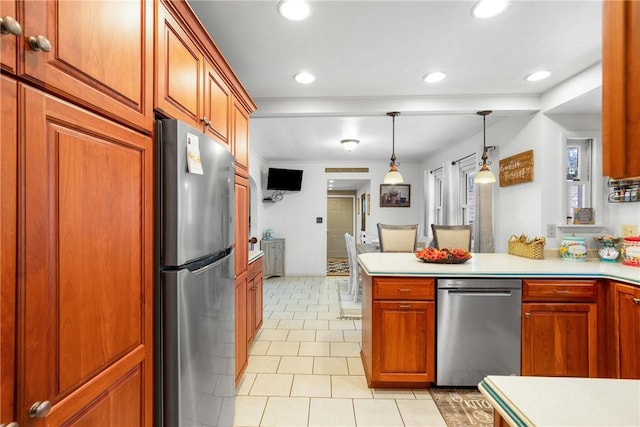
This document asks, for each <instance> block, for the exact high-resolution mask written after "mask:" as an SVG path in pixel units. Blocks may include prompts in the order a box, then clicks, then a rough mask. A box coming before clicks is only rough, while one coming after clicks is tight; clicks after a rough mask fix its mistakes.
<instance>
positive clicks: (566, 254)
mask: <svg viewBox="0 0 640 427" xmlns="http://www.w3.org/2000/svg"><path fill="white" fill-rule="evenodd" d="M560 257H561V258H562V259H563V260H565V261H586V260H587V241H586V240H585V238H584V237H575V236H571V237H563V238H562V242H561V243H560Z"/></svg>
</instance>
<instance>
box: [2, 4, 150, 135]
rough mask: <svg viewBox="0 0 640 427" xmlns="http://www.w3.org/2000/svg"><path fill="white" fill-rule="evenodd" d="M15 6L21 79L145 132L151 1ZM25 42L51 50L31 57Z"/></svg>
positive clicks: (31, 48)
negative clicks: (18, 12) (18, 11)
mask: <svg viewBox="0 0 640 427" xmlns="http://www.w3.org/2000/svg"><path fill="white" fill-rule="evenodd" d="M20 4H21V5H22V7H21V10H22V12H23V13H22V16H21V19H22V20H23V22H21V23H22V24H23V25H22V30H23V36H22V37H21V38H20V41H19V43H18V64H17V67H18V71H19V74H20V75H21V76H23V77H24V78H26V79H28V80H30V81H31V82H33V83H34V84H36V85H44V86H46V87H47V89H48V90H51V91H53V92H55V93H56V94H58V95H60V96H62V97H64V98H66V99H69V100H71V101H73V102H74V103H77V104H80V105H83V106H85V107H87V108H90V109H91V110H93V111H97V112H99V113H101V114H104V115H106V116H109V117H111V118H114V119H116V120H118V121H120V122H122V123H125V124H127V125H129V126H134V127H136V128H138V129H140V130H144V131H147V132H150V131H151V130H152V128H153V1H151V0H146V1H145V0H142V1H134V0H123V1H117V2H101V1H55V0H49V1H46V2H39V1H25V2H22V3H20ZM2 38H3V39H4V38H5V35H3V36H2ZM30 38H33V39H34V40H38V39H40V40H41V41H40V43H39V44H40V46H42V47H44V45H46V44H47V43H48V44H50V51H49V52H45V51H44V50H34V47H32V46H31V44H30V43H29V42H28V40H29V39H30ZM35 49H41V48H40V47H36V48H35ZM3 54H4V52H3Z"/></svg>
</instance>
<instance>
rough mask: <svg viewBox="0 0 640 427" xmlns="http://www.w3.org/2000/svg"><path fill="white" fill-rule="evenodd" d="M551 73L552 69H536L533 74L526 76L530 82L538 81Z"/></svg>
mask: <svg viewBox="0 0 640 427" xmlns="http://www.w3.org/2000/svg"><path fill="white" fill-rule="evenodd" d="M550 75H551V71H546V70H542V71H536V72H534V73H531V74H529V75H527V76H525V80H526V81H528V82H537V81H539V80H544V79H546V78H547V77H549V76H550Z"/></svg>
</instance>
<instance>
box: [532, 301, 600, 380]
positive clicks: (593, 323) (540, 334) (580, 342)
mask: <svg viewBox="0 0 640 427" xmlns="http://www.w3.org/2000/svg"><path fill="white" fill-rule="evenodd" d="M522 313H523V319H522V375H540V376H570V377H597V376H598V345H597V342H598V340H597V332H598V328H597V319H598V317H597V307H596V304H595V303H591V304H589V303H574V304H571V303H555V304H554V303H548V304H535V303H525V304H522Z"/></svg>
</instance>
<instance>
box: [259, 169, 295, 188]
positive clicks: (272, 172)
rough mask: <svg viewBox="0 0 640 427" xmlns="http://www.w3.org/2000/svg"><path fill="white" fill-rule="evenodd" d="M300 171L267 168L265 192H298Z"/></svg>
mask: <svg viewBox="0 0 640 427" xmlns="http://www.w3.org/2000/svg"><path fill="white" fill-rule="evenodd" d="M300 188H302V171H301V170H298V169H278V168H269V173H268V174H267V190H277V191H300Z"/></svg>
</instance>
